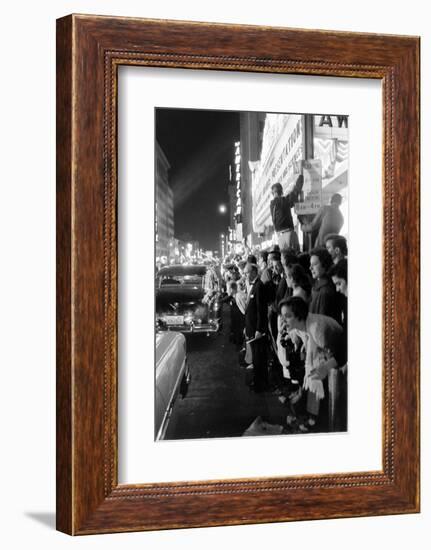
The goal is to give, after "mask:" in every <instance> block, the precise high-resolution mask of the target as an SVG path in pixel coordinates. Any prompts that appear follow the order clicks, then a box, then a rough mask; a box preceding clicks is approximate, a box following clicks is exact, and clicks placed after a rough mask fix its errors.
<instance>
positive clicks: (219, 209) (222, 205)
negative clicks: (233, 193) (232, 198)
mask: <svg viewBox="0 0 431 550" xmlns="http://www.w3.org/2000/svg"><path fill="white" fill-rule="evenodd" d="M226 210H227V209H226V205H225V204H219V207H218V211H219V212H220V214H226Z"/></svg>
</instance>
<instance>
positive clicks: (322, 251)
mask: <svg viewBox="0 0 431 550" xmlns="http://www.w3.org/2000/svg"><path fill="white" fill-rule="evenodd" d="M311 256H317V257H318V258H319V261H320V263H321V264H322V267H323V268H324V269H325V270H326V271H327V270H328V269H329V268H330V267H331V265H332V257H331V254H329V252H328V251H327V250H326V248H323V247H319V248H313V250H311V251H310V259H311Z"/></svg>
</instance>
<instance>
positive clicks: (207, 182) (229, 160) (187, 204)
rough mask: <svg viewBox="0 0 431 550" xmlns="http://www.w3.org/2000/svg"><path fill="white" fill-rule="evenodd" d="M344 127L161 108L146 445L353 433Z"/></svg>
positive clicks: (282, 116) (280, 116) (331, 118)
mask: <svg viewBox="0 0 431 550" xmlns="http://www.w3.org/2000/svg"><path fill="white" fill-rule="evenodd" d="M348 122H349V117H348V115H347V114H332V113H330V114H327V113H324V114H321V113H316V114H315V113H313V114H310V113H306V114H304V113H289V112H285V113H274V112H250V111H248V112H239V111H223V110H198V109H176V108H156V110H155V152H154V154H155V159H154V163H155V205H154V206H155V327H156V335H155V338H156V346H155V350H156V357H155V361H156V365H155V439H156V440H176V439H199V438H225V437H244V436H245V437H250V436H260V435H273V436H274V435H289V434H313V433H321V432H345V431H347V429H348V422H347V421H348V415H347V410H348V399H347V396H348V391H347V390H348V385H347V362H348V361H347V303H348V299H347V295H348V291H347V288H348V283H347V281H348V277H347V272H348V260H347V258H348V199H349V196H348V173H349V170H348V165H349V124H348Z"/></svg>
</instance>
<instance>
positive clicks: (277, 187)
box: [271, 183, 283, 197]
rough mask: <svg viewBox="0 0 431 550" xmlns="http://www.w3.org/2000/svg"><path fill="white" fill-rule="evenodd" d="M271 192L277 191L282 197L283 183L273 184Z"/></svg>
mask: <svg viewBox="0 0 431 550" xmlns="http://www.w3.org/2000/svg"><path fill="white" fill-rule="evenodd" d="M271 191H275V193H277V195H278V196H279V197H280V196H281V195H282V194H283V186H282V185H281V183H273V184H272V185H271Z"/></svg>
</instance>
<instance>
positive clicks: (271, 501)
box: [57, 15, 420, 534]
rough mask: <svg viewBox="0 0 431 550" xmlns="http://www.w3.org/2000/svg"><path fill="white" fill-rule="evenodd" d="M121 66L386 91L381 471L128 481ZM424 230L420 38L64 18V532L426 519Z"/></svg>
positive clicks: (60, 48)
mask: <svg viewBox="0 0 431 550" xmlns="http://www.w3.org/2000/svg"><path fill="white" fill-rule="evenodd" d="M120 65H140V66H143V67H172V68H184V69H195V70H200V69H209V70H214V69H216V70H223V71H239V72H240V71H245V72H259V73H283V74H300V75H318V76H332V77H343V76H348V77H354V78H372V79H379V80H380V81H381V82H382V89H383V129H384V143H383V156H384V158H383V163H382V164H383V179H382V180H383V202H384V205H383V208H384V213H383V233H384V235H383V243H384V251H383V258H384V260H383V307H382V321H383V335H382V349H383V353H382V355H383V384H382V385H383V430H382V433H383V440H382V457H383V460H382V463H383V468H382V470H381V471H370V472H351V473H348V474H327V475H307V476H291V477H285V478H270V477H268V478H259V479H235V480H223V479H218V480H211V481H208V482H196V481H188V482H183V483H163V482H160V483H151V484H141V485H122V484H118V474H117V466H118V437H117V422H118V418H117V417H118V412H117V226H116V221H117V209H116V207H117V202H116V201H117V119H116V117H117V69H118V67H119V66H120ZM419 222H420V217H419V38H417V37H406V36H389V35H376V34H355V33H343V32H332V31H309V30H296V29H287V28H268V27H255V26H238V25H224V24H209V23H191V22H180V21H157V20H144V19H128V18H114V17H96V16H87V15H84V16H81V15H71V16H68V17H65V18H62V19H59V20H58V22H57V528H58V529H59V530H60V531H63V532H66V533H69V534H90V533H104V532H119V531H138V530H151V529H168V528H181V527H200V526H215V525H234V524H246V523H263V522H275V521H291V520H304V519H319V518H339V517H349V516H366V515H381V514H400V513H413V512H418V511H419ZM407 229H408V230H407Z"/></svg>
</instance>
